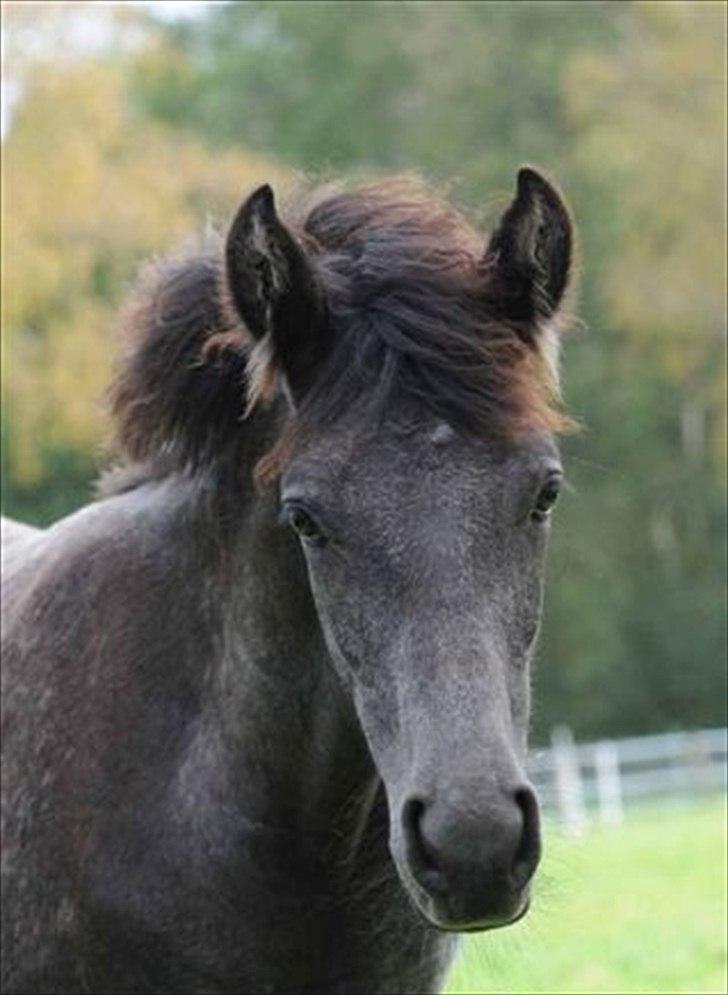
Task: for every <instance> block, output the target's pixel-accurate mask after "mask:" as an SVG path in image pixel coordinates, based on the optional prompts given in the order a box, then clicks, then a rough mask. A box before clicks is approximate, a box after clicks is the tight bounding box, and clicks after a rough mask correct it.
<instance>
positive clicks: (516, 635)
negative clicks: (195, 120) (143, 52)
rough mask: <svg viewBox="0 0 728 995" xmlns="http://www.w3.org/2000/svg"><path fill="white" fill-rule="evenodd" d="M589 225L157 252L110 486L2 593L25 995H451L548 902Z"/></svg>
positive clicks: (9, 870) (321, 212) (343, 194)
mask: <svg viewBox="0 0 728 995" xmlns="http://www.w3.org/2000/svg"><path fill="white" fill-rule="evenodd" d="M572 242H573V225H572V222H571V219H570V213H569V210H568V208H567V207H566V206H565V203H564V200H563V198H562V196H561V195H560V194H559V192H558V191H557V189H556V187H555V186H554V185H553V184H552V183H551V182H550V181H549V180H548V179H546V178H545V176H543V175H542V174H541V173H540V172H538V171H536V170H534V169H532V168H530V167H524V168H522V169H520V171H519V172H518V174H517V183H516V190H515V193H514V195H512V198H511V202H510V205H509V206H508V207H507V209H506V210H505V212H504V213H503V215H502V216H501V218H500V220H499V221H498V223H497V225H496V226H495V228H494V230H493V232H492V234H491V235H490V236H489V237H486V236H484V235H482V234H479V233H478V231H477V230H476V228H475V227H474V226H473V225H472V224H471V223H470V222H469V221H468V220H467V219H466V217H465V216H464V214H462V213H461V212H460V211H459V210H458V209H456V208H455V207H454V206H452V205H451V204H450V203H449V202H448V200H447V199H446V198H442V197H441V196H440V195H438V194H436V193H434V192H432V191H431V190H430V189H429V188H428V187H427V186H426V185H425V184H424V183H423V182H421V181H419V180H417V179H416V178H412V177H403V178H401V177H395V178H392V179H384V180H377V181H372V182H364V183H359V184H354V185H347V184H341V185H339V186H330V187H325V188H319V189H316V190H313V191H309V193H308V194H305V195H302V196H299V197H298V198H297V199H295V200H293V201H292V202H291V204H290V205H289V207H288V208H287V209H283V208H280V209H279V206H278V205H277V203H276V198H275V197H274V194H273V192H272V190H271V188H270V187H269V186H267V185H266V186H263V187H260V188H259V189H258V190H256V191H255V192H253V193H252V194H251V195H250V196H248V197H247V199H245V201H244V202H243V203H242V206H241V207H240V208H239V210H238V211H237V213H236V215H235V217H234V220H232V223H231V224H230V226H229V229H228V230H227V233H226V234H224V233H223V234H214V235H210V236H209V237H208V239H207V241H205V242H204V244H198V245H197V246H196V247H195V248H193V249H189V248H188V249H187V250H185V251H184V252H180V253H177V254H175V255H171V256H169V257H166V258H164V259H162V260H161V261H157V262H155V263H154V264H149V265H147V267H146V268H145V269H144V271H143V272H142V275H141V277H140V279H139V283H138V286H137V288H136V290H135V291H134V292H133V293H132V295H131V299H130V301H129V302H128V304H127V305H126V306H125V308H124V309H123V318H122V330H123V332H124V336H123V342H124V348H123V354H122V356H121V357H120V359H119V362H118V365H117V370H116V374H115V379H114V381H113V383H112V386H111V387H110V394H109V403H110V408H111V411H112V413H113V419H114V424H115V432H116V446H117V455H118V462H117V465H116V466H114V467H113V468H112V469H111V470H110V471H108V472H107V473H106V474H105V475H104V476H102V479H101V482H100V484H99V488H98V491H97V493H96V495H95V496H94V499H93V500H92V501H91V502H90V503H89V504H88V505H86V506H85V507H83V508H81V509H80V510H79V511H77V512H75V513H73V514H71V515H70V516H68V517H66V518H63V519H62V520H60V521H58V522H56V523H55V524H53V525H52V526H51V527H48V528H45V529H31V528H29V527H27V526H21V525H17V524H16V525H15V526H13V525H10V526H9V532H8V537H9V539H8V542H7V550H6V554H7V564H6V571H5V575H4V580H3V598H2V606H3V658H4V691H3V709H4V711H3V727H4V749H5V757H4V770H3V778H2V788H3V819H4V826H3V829H4V831H3V847H4V851H3V886H2V900H3V913H4V914H3V965H2V973H3V991H4V992H6V993H26V992H27V993H30V992H32V993H42V992H54V993H61V992H68V993H71V992H73V993H77V992H93V993H106V992H108V993H141V992H158V993H161V992H166V993H172V992H175V993H179V992H194V993H200V992H205V993H233V992H246V993H247V992H288V993H290V992H296V993H314V992H315V993H322V992H338V993H359V992H361V993H364V992H366V993H395V992H418V993H419V992H435V991H439V990H441V987H442V985H443V984H444V983H445V982H444V979H445V976H446V972H447V968H448V965H449V964H450V962H451V960H452V958H453V956H454V954H455V951H456V949H457V945H458V939H459V936H460V935H461V934H463V933H467V932H473V931H478V930H486V929H493V928H497V927H502V926H505V925H508V924H510V923H513V922H516V921H517V920H518V919H520V918H521V917H522V916H523V915H524V914H525V913H526V911H527V910H528V908H529V904H530V894H531V883H532V880H533V877H534V873H535V871H536V868H537V865H538V863H539V858H540V853H541V841H540V830H539V809H538V802H537V799H536V796H535V794H534V790H533V788H532V786H531V785H530V784H529V781H528V779H527V777H526V773H525V758H526V745H527V726H528V713H529V697H530V692H529V663H530V659H531V656H532V653H533V647H534V643H535V641H536V637H537V631H538V627H539V617H540V612H541V600H542V588H543V571H544V555H545V549H546V543H547V536H548V532H549V521H550V517H551V510H552V507H553V505H554V503H555V501H556V498H557V496H558V492H559V487H560V484H561V479H562V468H561V464H560V459H559V452H558V446H557V437H558V434H559V433H560V432H561V431H562V430H564V429H565V428H566V427H567V423H568V422H569V419H568V416H567V415H566V414H565V413H564V412H563V406H562V403H561V401H560V399H559V393H558V379H557V369H556V366H557V356H556V353H557V347H558V343H559V339H560V337H561V334H562V332H563V331H564V329H565V327H566V324H567V317H566V315H567V311H568V307H567V301H568V299H569V298H570V296H571V294H570V293H569V291H570V288H571V286H572V282H573V281H572V278H571V272H572V269H573V266H572V254H573V253H572Z"/></svg>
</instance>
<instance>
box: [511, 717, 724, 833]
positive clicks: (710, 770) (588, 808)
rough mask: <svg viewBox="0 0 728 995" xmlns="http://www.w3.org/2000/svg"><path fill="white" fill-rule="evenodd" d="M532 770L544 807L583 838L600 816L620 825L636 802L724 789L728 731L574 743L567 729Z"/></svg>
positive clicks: (535, 757)
mask: <svg viewBox="0 0 728 995" xmlns="http://www.w3.org/2000/svg"><path fill="white" fill-rule="evenodd" d="M529 773H530V776H531V780H532V781H533V784H534V786H535V788H536V790H537V792H538V794H539V797H540V799H541V804H542V807H543V808H544V810H545V811H546V812H547V813H548V814H551V815H555V816H556V817H557V818H558V820H559V822H560V824H561V825H562V827H563V828H564V829H565V830H566V831H568V832H571V833H575V834H578V833H580V832H582V831H583V830H584V828H585V827H586V825H587V824H588V822H589V821H590V820H591V819H594V818H596V819H598V820H599V821H600V822H603V823H605V824H610V823H611V824H614V823H619V822H621V821H622V818H623V815H624V808H625V806H626V805H628V804H629V803H630V802H632V801H634V800H644V799H648V798H654V799H658V798H668V797H689V796H693V797H694V796H699V795H704V794H710V793H714V792H725V790H726V787H727V786H728V730H726V729H701V730H699V731H694V732H676V733H666V734H663V735H659V736H636V737H631V738H629V739H617V740H602V741H600V742H596V743H575V742H574V739H573V736H572V734H571V731H570V730H569V729H568V728H566V727H564V726H561V727H559V728H557V729H555V730H554V732H553V735H552V741H551V747H550V748H547V749H544V750H537V751H534V752H533V753H532V754H531V756H530V758H529Z"/></svg>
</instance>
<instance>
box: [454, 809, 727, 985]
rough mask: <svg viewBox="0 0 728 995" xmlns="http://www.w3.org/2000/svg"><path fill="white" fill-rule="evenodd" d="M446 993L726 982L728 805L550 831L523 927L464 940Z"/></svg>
mask: <svg viewBox="0 0 728 995" xmlns="http://www.w3.org/2000/svg"><path fill="white" fill-rule="evenodd" d="M446 991H447V992H448V993H450V995H475V993H478V995H481V993H503V995H505V993H524V995H525V993H531V992H542V993H564V995H566V993H570V992H573V993H579V995H586V993H592V992H594V993H596V992H599V993H602V992H614V993H620V995H621V993H625V995H627V993H636V992H641V993H647V992H649V993H659V995H662V993H672V992H686V993H702V992H718V993H721V995H724V993H726V992H727V991H728V984H727V981H726V812H725V802H724V801H721V802H716V801H713V802H711V803H704V804H701V805H700V806H695V807H683V808H652V807H649V808H642V809H637V810H635V811H633V812H631V813H630V812H628V813H627V818H626V820H625V823H624V824H623V825H622V826H620V827H618V828H610V829H601V828H600V829H596V828H595V829H591V830H589V831H588V832H587V833H586V835H585V836H584V837H583V838H581V839H579V840H573V839H566V838H564V837H562V836H559V835H558V834H557V833H555V832H554V831H551V832H548V831H547V835H546V847H545V858H544V866H543V868H542V870H541V872H540V877H539V882H538V885H537V887H536V891H535V898H534V903H533V906H532V909H531V912H530V914H529V915H528V916H527V917H526V919H525V920H523V921H522V922H520V923H518V924H517V925H515V926H513V927H511V928H510V929H505V930H501V931H498V932H494V933H485V934H480V935H478V936H475V937H472V938H469V939H467V940H465V942H464V944H463V948H462V953H461V956H460V958H459V959H458V961H457V963H456V964H455V967H454V969H453V971H452V973H451V975H450V978H449V981H448V986H447V989H446Z"/></svg>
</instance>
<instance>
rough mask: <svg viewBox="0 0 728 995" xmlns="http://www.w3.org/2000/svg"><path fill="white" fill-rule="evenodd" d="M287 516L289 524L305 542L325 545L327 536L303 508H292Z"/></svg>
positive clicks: (313, 544)
mask: <svg viewBox="0 0 728 995" xmlns="http://www.w3.org/2000/svg"><path fill="white" fill-rule="evenodd" d="M286 517H287V520H288V524H289V525H290V526H291V528H292V529H293V530H294V531H295V532H296V533H297V534H298V536H299V537H300V538H301V539H303V540H304V542H307V543H309V544H311V545H312V546H323V545H325V543H326V536H325V535H324V534H323V532H322V531H321V529H320V528H319V526H318V525H317V524H316V522H315V521H314V520H313V518H311V516H310V515H309V514H308V512H306V511H304V510H303V508H291V510H290V511H289V512H288V514H287V516H286Z"/></svg>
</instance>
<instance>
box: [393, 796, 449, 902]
mask: <svg viewBox="0 0 728 995" xmlns="http://www.w3.org/2000/svg"><path fill="white" fill-rule="evenodd" d="M426 807H427V806H426V804H425V802H424V801H423V800H422V799H421V798H410V799H408V800H407V801H406V802H405V803H404V805H403V807H402V828H403V830H404V838H405V843H406V847H407V855H408V857H409V860H410V863H411V865H412V868H413V870H414V871H415V876H416V877H417V879H418V880H419V881H420V883H421V884H422V885H424V886H425V887H427V888H429V889H431V890H433V891H442V890H444V880H443V875H442V870H441V868H440V866H439V863H438V861H437V858H436V856H435V852H434V850H433V849H432V847H431V846H429V845H428V844H427V842H426V840H425V837H424V834H423V832H422V820H423V817H424V814H425V809H426Z"/></svg>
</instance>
